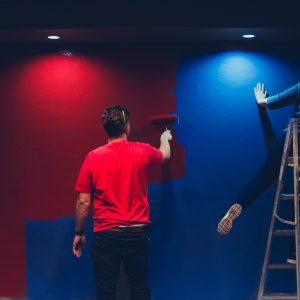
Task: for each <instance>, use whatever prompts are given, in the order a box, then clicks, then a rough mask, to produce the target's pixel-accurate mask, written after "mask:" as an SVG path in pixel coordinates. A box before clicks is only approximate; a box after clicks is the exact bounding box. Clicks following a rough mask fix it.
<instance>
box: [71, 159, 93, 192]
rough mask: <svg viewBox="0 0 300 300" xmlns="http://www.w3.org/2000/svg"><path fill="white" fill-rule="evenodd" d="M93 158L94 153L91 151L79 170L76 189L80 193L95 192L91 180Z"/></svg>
mask: <svg viewBox="0 0 300 300" xmlns="http://www.w3.org/2000/svg"><path fill="white" fill-rule="evenodd" d="M91 159H92V155H91V153H89V154H88V155H87V156H86V158H85V160H84V162H83V164H82V166H81V169H80V171H79V175H78V177H77V181H76V185H75V191H76V192H79V193H92V192H93V186H92V181H91V170H90V166H91Z"/></svg>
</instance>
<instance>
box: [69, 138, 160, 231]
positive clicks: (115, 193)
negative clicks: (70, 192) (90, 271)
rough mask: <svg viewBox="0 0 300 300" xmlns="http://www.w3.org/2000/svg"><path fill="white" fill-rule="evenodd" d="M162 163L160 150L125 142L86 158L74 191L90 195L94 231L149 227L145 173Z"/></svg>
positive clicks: (105, 148) (111, 144) (107, 146)
mask: <svg viewBox="0 0 300 300" xmlns="http://www.w3.org/2000/svg"><path fill="white" fill-rule="evenodd" d="M162 159H163V155H162V152H161V151H160V150H159V149H156V148H154V147H152V146H151V145H149V144H144V143H139V142H127V141H119V142H113V143H109V144H106V145H104V146H102V147H99V148H97V149H95V150H93V151H91V152H90V153H89V154H88V155H87V156H86V158H85V160H84V162H83V165H82V167H81V170H80V172H79V176H78V179H77V182H76V187H75V190H76V191H77V192H82V193H92V194H93V198H94V199H93V200H94V201H93V206H94V212H93V218H94V231H102V230H106V229H109V228H113V227H116V226H119V225H125V226H128V225H133V224H135V223H150V220H149V204H148V176H147V169H148V166H149V165H150V164H154V163H160V162H161V161H162Z"/></svg>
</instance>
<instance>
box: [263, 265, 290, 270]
mask: <svg viewBox="0 0 300 300" xmlns="http://www.w3.org/2000/svg"><path fill="white" fill-rule="evenodd" d="M268 269H269V270H288V269H296V265H295V264H269V265H268Z"/></svg>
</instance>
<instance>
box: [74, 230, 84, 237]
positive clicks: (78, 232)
mask: <svg viewBox="0 0 300 300" xmlns="http://www.w3.org/2000/svg"><path fill="white" fill-rule="evenodd" d="M75 234H76V235H79V236H82V235H83V234H84V231H83V230H80V231H79V230H75Z"/></svg>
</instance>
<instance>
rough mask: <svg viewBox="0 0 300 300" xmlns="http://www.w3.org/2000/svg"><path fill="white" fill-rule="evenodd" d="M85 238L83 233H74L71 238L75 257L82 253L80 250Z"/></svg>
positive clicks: (83, 245)
mask: <svg viewBox="0 0 300 300" xmlns="http://www.w3.org/2000/svg"><path fill="white" fill-rule="evenodd" d="M85 244H86V238H85V235H84V234H83V235H77V234H75V236H74V240H73V253H74V255H75V256H76V257H78V258H79V257H80V256H81V254H82V250H83V249H84V248H85Z"/></svg>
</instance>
